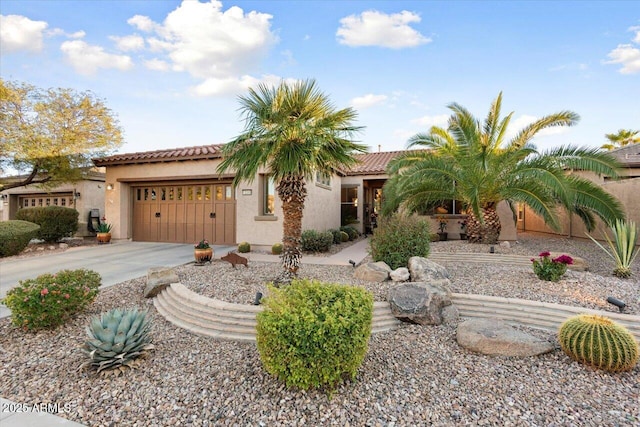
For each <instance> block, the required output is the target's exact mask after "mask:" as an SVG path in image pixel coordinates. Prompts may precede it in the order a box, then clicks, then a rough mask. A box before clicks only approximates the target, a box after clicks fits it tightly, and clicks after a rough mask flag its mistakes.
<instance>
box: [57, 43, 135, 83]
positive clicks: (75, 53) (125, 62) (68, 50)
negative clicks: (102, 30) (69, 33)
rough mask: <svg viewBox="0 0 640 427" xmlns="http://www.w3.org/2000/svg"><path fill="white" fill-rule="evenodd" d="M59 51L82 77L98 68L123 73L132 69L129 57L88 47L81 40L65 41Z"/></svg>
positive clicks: (99, 48) (96, 47)
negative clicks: (112, 69) (113, 69)
mask: <svg viewBox="0 0 640 427" xmlns="http://www.w3.org/2000/svg"><path fill="white" fill-rule="evenodd" d="M60 50H62V52H63V53H64V55H65V56H66V58H67V61H68V62H69V63H70V64H71V65H72V66H73V68H75V70H76V71H77V72H78V73H80V74H84V75H91V74H94V73H95V72H96V71H97V70H98V69H99V68H115V69H118V70H123V71H124V70H128V69H130V68H132V67H133V61H131V58H130V57H128V56H126V55H114V54H110V53H107V52H105V51H104V49H103V48H102V47H100V46H93V45H90V44H88V43H86V42H84V41H82V40H73V41H66V42H64V43H62V45H61V46H60Z"/></svg>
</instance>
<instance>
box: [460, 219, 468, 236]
mask: <svg viewBox="0 0 640 427" xmlns="http://www.w3.org/2000/svg"><path fill="white" fill-rule="evenodd" d="M458 224H460V240H467V219H466V218H465V219H463V220H462V221H458Z"/></svg>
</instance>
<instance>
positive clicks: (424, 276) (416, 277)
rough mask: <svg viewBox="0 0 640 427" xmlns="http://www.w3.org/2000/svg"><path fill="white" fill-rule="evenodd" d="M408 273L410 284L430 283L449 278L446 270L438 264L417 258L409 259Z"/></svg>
mask: <svg viewBox="0 0 640 427" xmlns="http://www.w3.org/2000/svg"><path fill="white" fill-rule="evenodd" d="M409 273H410V274H411V281H412V282H431V281H432V280H442V279H449V278H450V277H451V276H449V272H448V271H447V269H446V268H444V267H443V266H441V265H440V264H436V263H435V262H433V261H431V260H428V259H426V258H422V257H419V256H414V257H411V258H409Z"/></svg>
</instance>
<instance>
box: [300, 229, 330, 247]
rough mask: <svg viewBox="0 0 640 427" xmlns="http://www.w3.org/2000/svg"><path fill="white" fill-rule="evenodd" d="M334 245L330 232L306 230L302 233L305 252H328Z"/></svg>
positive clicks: (301, 241)
mask: <svg viewBox="0 0 640 427" xmlns="http://www.w3.org/2000/svg"><path fill="white" fill-rule="evenodd" d="M332 243H333V234H331V232H330V231H316V230H305V231H303V232H302V238H301V239H300V245H301V247H302V250H303V251H305V252H327V251H328V250H329V249H330V248H331V244H332Z"/></svg>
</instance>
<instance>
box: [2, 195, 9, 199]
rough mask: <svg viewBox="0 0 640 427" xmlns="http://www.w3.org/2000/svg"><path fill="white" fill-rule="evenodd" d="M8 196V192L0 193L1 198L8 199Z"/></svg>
mask: <svg viewBox="0 0 640 427" xmlns="http://www.w3.org/2000/svg"><path fill="white" fill-rule="evenodd" d="M8 197H9V196H8V195H6V194H0V200H7V198H8Z"/></svg>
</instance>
